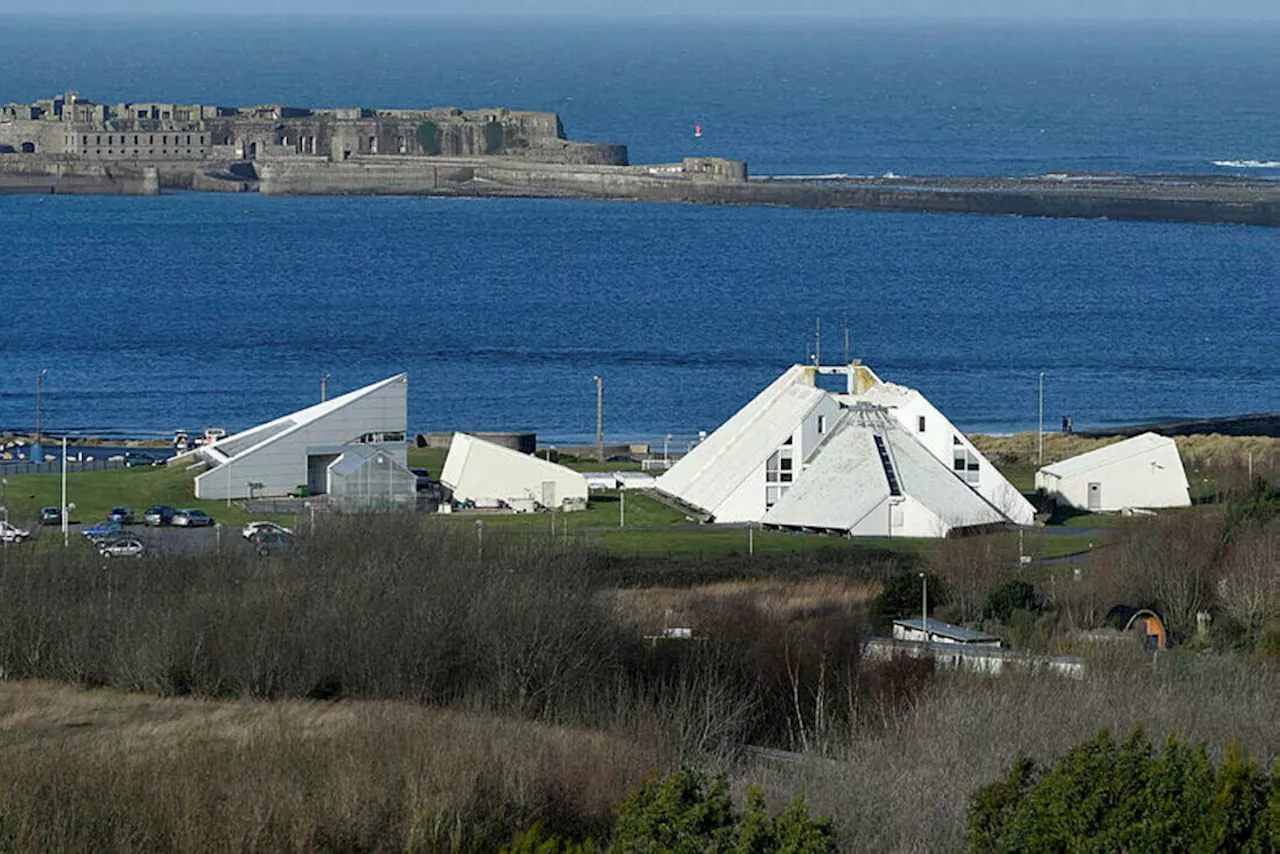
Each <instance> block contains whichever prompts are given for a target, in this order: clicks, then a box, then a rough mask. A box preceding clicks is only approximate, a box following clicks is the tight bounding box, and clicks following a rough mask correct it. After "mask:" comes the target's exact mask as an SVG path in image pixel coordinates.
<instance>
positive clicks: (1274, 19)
mask: <svg viewBox="0 0 1280 854" xmlns="http://www.w3.org/2000/svg"><path fill="white" fill-rule="evenodd" d="M0 13H3V14H5V15H6V16H8V18H9V21H10V22H11V23H12V22H13V21H14V20H15V19H17V20H23V21H24V22H31V21H53V20H55V19H56V20H58V21H59V22H62V21H64V20H65V19H67V18H76V19H80V20H86V21H88V20H92V21H101V20H102V19H116V20H129V21H137V20H151V21H164V20H179V19H185V20H200V21H226V20H228V19H235V20H237V21H243V20H245V19H255V20H261V21H279V22H289V23H293V24H297V23H314V22H320V21H342V22H348V23H349V22H351V21H364V22H368V23H376V22H386V21H448V22H452V23H460V24H461V23H465V24H484V25H489V26H495V27H509V26H512V25H529V24H553V23H554V24H563V23H565V22H566V21H572V22H573V23H576V24H617V23H633V24H671V23H689V22H707V23H715V24H717V25H718V26H721V27H725V26H728V27H733V26H735V25H744V24H745V25H749V24H752V23H768V24H770V25H772V26H777V25H779V24H781V25H786V24H789V23H790V24H796V25H809V24H814V23H822V22H826V23H841V24H900V25H902V24H905V25H911V24H921V25H930V24H935V25H937V24H945V25H953V24H962V25H1011V24H1012V25H1023V24H1026V25H1044V26H1051V25H1052V26H1061V25H1063V24H1068V25H1085V26H1093V25H1103V26H1115V25H1124V26H1145V27H1156V28H1173V27H1182V26H1187V25H1194V26H1206V25H1208V26H1224V27H1231V26H1237V27H1238V26H1245V25H1247V26H1258V25H1265V24H1280V8H1278V9H1277V11H1276V12H1275V13H1273V14H1270V15H1263V16H1258V15H1239V16H1228V17H1222V16H1210V15H1205V16H1197V15H1181V16H1176V17H1167V16H1166V17H1160V16H1147V15H1124V14H1122V15H1115V16H1109V17H1101V16H1093V15H1080V16H1077V15H1048V16H1033V15H1030V14H1026V15H1018V14H1013V15H982V14H962V13H958V14H929V15H893V14H853V13H850V14H844V15H840V14H825V13H804V12H800V13H787V14H781V13H770V12H754V13H744V14H736V15H732V16H726V15H716V14H714V13H692V14H684V13H678V12H671V13H665V14H664V13H658V14H647V15H639V14H627V13H619V14H611V13H607V12H547V13H542V14H510V13H500V12H489V13H448V12H446V13H438V12H410V11H399V12H359V13H357V12H350V11H346V10H332V11H326V10H320V11H305V12H295V13H282V12H260V11H257V10H249V9H245V10H236V9H230V10H224V11H220V12H217V13H213V12H203V11H148V12H137V11H125V10H117V11H111V10H103V9H94V10H92V11H73V10H62V11H42V12H31V11H17V12H5V11H4V10H3V8H2V7H0Z"/></svg>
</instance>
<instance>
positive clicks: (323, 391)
mask: <svg viewBox="0 0 1280 854" xmlns="http://www.w3.org/2000/svg"><path fill="white" fill-rule="evenodd" d="M332 376H333V374H325V375H324V376H322V377H321V378H320V402H321V403H324V402H325V401H326V400H328V399H329V379H330V377H332Z"/></svg>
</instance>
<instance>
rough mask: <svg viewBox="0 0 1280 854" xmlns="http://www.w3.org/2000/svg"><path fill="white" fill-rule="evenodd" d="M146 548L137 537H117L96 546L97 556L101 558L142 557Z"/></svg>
mask: <svg viewBox="0 0 1280 854" xmlns="http://www.w3.org/2000/svg"><path fill="white" fill-rule="evenodd" d="M146 551H147V547H146V545H144V544H143V542H142V540H139V539H138V538H137V537H117V538H115V539H113V540H103V541H102V542H100V543H99V544H98V554H100V555H102V556H103V557H142V555H144V554H146Z"/></svg>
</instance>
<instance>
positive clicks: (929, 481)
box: [658, 363, 1035, 537]
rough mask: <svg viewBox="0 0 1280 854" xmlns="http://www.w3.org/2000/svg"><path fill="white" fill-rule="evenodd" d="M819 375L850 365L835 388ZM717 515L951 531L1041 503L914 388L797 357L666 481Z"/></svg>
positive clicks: (1027, 512) (661, 483)
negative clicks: (1030, 498) (825, 385)
mask: <svg viewBox="0 0 1280 854" xmlns="http://www.w3.org/2000/svg"><path fill="white" fill-rule="evenodd" d="M819 374H843V375H845V377H846V390H845V391H844V392H843V393H841V392H833V391H827V390H825V389H823V388H821V387H820V386H819V385H818V375H819ZM658 488H659V489H660V490H661V491H663V492H665V493H666V494H668V495H670V496H672V497H674V498H676V499H679V500H680V501H682V502H684V503H685V504H688V505H691V506H692V507H695V508H698V509H700V510H702V511H704V512H705V513H706V514H707V515H708V516H709V517H710V518H712V519H714V520H715V521H717V522H756V523H761V524H765V525H772V526H778V527H785V528H800V529H809V530H820V531H829V532H840V533H844V534H848V535H850V536H910V537H942V536H946V534H947V533H948V532H949V531H951V530H953V529H955V528H965V527H975V526H985V525H997V524H1002V523H1004V522H1009V521H1012V522H1016V523H1018V524H1030V523H1031V522H1032V521H1033V519H1034V515H1035V511H1034V508H1032V506H1031V504H1030V503H1029V502H1028V501H1027V500H1026V499H1025V498H1023V497H1022V495H1020V494H1019V493H1018V491H1017V490H1016V489H1015V488H1014V487H1013V486H1012V485H1011V484H1010V483H1009V482H1008V481H1007V480H1005V479H1004V477H1003V476H1002V475H1000V473H999V472H998V471H996V469H995V468H994V467H993V466H992V465H991V464H990V463H989V462H988V461H987V460H986V459H985V458H984V457H983V456H982V455H981V454H979V453H978V452H977V450H976V449H975V448H973V446H972V444H970V443H969V441H968V439H967V438H965V437H964V436H963V435H962V434H961V433H960V432H959V431H958V430H956V429H955V427H954V426H953V425H952V424H951V422H949V421H948V420H947V419H946V418H945V417H944V416H943V415H942V414H941V413H940V412H938V410H937V409H935V408H934V407H933V406H932V405H931V404H930V403H929V402H928V400H926V399H925V398H924V396H923V395H921V394H920V393H919V392H917V391H915V390H914V389H908V388H905V387H903V386H897V385H893V384H890V383H884V382H882V381H881V380H880V378H879V377H877V376H876V375H875V374H874V373H873V372H872V371H871V370H870V369H868V368H866V367H864V366H861V365H858V364H856V363H855V364H854V365H848V366H839V367H810V366H805V365H795V366H792V367H791V368H789V369H788V370H787V371H786V372H785V373H784V374H783V375H782V376H781V377H779V378H778V379H777V380H775V381H774V382H773V383H771V384H770V385H769V386H768V387H767V388H766V389H765V390H764V391H762V392H761V393H760V394H758V395H757V396H756V397H755V399H753V400H752V401H751V402H750V403H748V404H747V405H746V406H744V407H743V408H742V409H740V410H739V411H738V412H737V413H735V414H734V415H733V416H732V417H731V418H730V419H729V420H728V421H726V422H725V423H724V425H722V426H721V427H720V429H718V430H716V431H715V432H714V433H712V434H711V435H710V436H708V437H707V439H706V440H705V441H704V442H702V443H701V444H699V445H698V446H697V447H696V448H694V449H693V450H692V451H690V452H689V454H687V455H686V456H685V457H684V458H683V459H681V460H680V461H679V462H677V463H676V464H675V465H674V466H672V467H671V469H670V470H669V471H667V472H666V473H664V474H663V475H662V476H660V477H659V478H658Z"/></svg>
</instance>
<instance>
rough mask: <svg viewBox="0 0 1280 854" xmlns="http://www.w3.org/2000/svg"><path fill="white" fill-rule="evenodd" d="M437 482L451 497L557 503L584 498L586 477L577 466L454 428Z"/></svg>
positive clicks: (462, 499) (542, 503)
mask: <svg viewBox="0 0 1280 854" xmlns="http://www.w3.org/2000/svg"><path fill="white" fill-rule="evenodd" d="M440 482H441V483H442V484H444V485H445V486H446V487H448V488H449V490H450V491H451V492H452V494H453V498H454V500H455V501H484V500H493V501H502V502H505V503H507V504H511V503H512V502H514V501H529V500H532V501H535V502H537V503H538V504H541V505H542V506H543V507H547V508H556V507H561V506H563V505H564V504H566V503H568V504H585V503H586V500H587V478H586V477H585V476H584V475H583V474H581V473H580V472H576V471H574V470H573V469H571V468H567V467H566V466H562V465H560V464H559V463H553V462H550V461H549V460H544V459H542V458H540V457H536V456H533V455H531V454H523V453H521V452H520V451H516V450H513V449H511V448H504V447H503V446H501V445H498V444H495V443H494V442H487V441H485V440H484V439H480V438H477V437H475V436H471V435H468V434H466V433H454V434H453V440H452V441H451V442H450V444H449V456H448V457H446V458H445V461H444V469H443V470H442V471H441V473H440Z"/></svg>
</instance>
